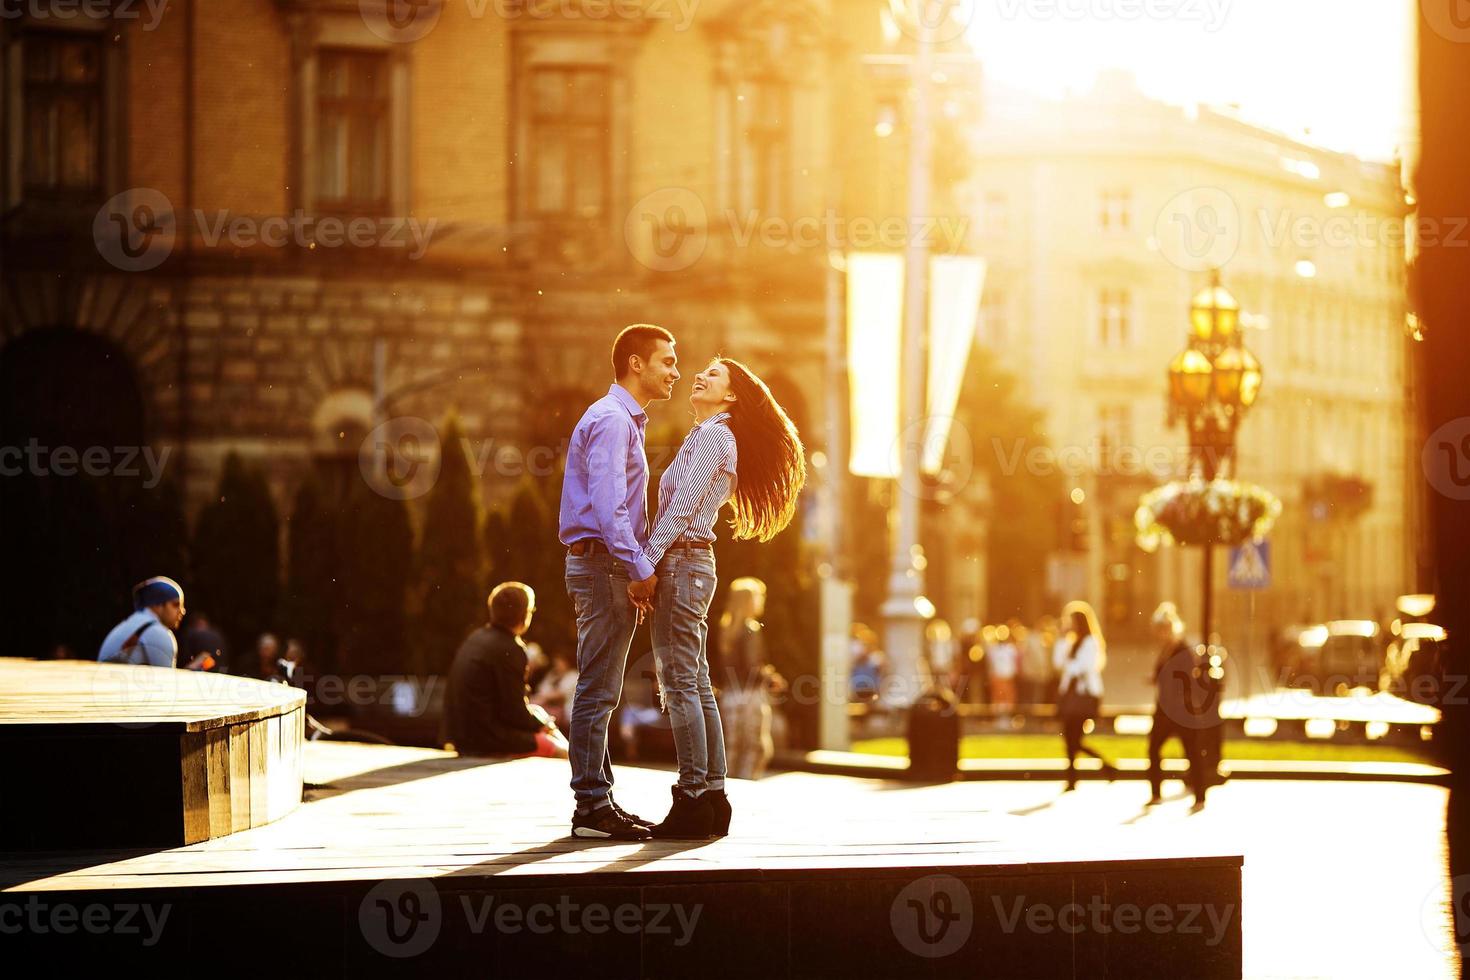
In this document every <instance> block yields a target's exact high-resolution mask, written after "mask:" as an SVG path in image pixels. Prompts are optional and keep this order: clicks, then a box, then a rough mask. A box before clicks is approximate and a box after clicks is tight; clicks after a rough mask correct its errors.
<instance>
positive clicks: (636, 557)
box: [560, 383, 653, 581]
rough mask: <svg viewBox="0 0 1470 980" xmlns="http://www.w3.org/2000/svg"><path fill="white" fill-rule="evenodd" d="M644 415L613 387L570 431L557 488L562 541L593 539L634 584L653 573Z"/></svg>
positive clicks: (620, 388)
mask: <svg viewBox="0 0 1470 980" xmlns="http://www.w3.org/2000/svg"><path fill="white" fill-rule="evenodd" d="M647 425H648V414H647V413H646V412H644V411H643V406H641V405H639V404H638V403H637V402H636V401H634V399H633V396H632V395H630V394H629V393H628V389H626V388H624V387H623V386H622V385H620V384H616V383H614V384H613V386H612V387H611V388H609V389H608V390H607V394H606V395H605V396H604V397H602V398H599V399H598V400H597V401H595V402H593V403H592V405H591V407H590V408H588V409H587V411H586V412H584V413H583V415H582V419H581V421H579V422H578V423H577V428H576V429H575V430H574V431H573V432H572V441H571V444H570V445H569V446H568V447H567V472H566V478H565V480H564V481H563V483H562V488H561V535H560V537H561V543H562V544H564V545H571V544H575V543H576V542H578V541H582V540H584V539H587V538H596V539H597V540H599V541H601V542H602V543H603V544H605V545H606V546H607V550H608V551H610V552H612V555H613V557H614V558H617V559H618V560H619V561H621V562H623V564H625V565H627V566H628V569H629V572H630V574H631V575H632V577H633V578H634V579H635V580H636V581H642V580H643V579H646V578H648V577H649V576H650V575H652V574H653V565H651V564H650V563H649V561H648V559H647V558H645V557H644V555H643V546H644V545H645V544H647V543H648V457H647V455H646V454H645V452H644V448H643V430H644V429H645V428H646V427H647Z"/></svg>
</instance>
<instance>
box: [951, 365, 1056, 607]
mask: <svg viewBox="0 0 1470 980" xmlns="http://www.w3.org/2000/svg"><path fill="white" fill-rule="evenodd" d="M957 415H958V417H959V419H960V421H961V422H963V423H964V425H965V426H966V427H967V428H968V429H969V432H970V435H971V437H972V438H973V439H974V441H975V475H976V478H977V479H979V478H983V479H988V480H989V481H990V499H991V512H990V520H989V534H988V545H987V548H986V563H987V574H986V581H987V583H988V585H987V596H986V609H985V616H986V618H987V619H990V620H992V621H995V622H999V621H1002V620H1005V619H1007V618H1009V617H1011V616H1015V617H1018V618H1020V619H1021V620H1023V621H1025V622H1032V621H1034V620H1035V618H1036V617H1038V616H1040V615H1041V614H1042V613H1044V612H1046V611H1047V610H1046V599H1047V596H1046V560H1047V556H1048V555H1050V554H1051V553H1052V552H1053V551H1054V550H1056V548H1057V546H1058V544H1059V542H1058V530H1057V522H1056V513H1057V507H1058V506H1059V505H1060V504H1062V503H1063V502H1065V501H1066V495H1067V485H1066V478H1065V477H1064V475H1063V474H1062V473H1061V472H1060V471H1058V470H1057V469H1055V468H1053V469H1051V470H1050V471H1049V472H1048V471H1042V470H1032V469H1029V468H1028V467H1027V466H1026V465H1025V460H1026V454H1027V453H1029V452H1031V451H1032V450H1034V449H1037V448H1045V447H1046V446H1047V445H1048V438H1047V433H1046V426H1045V416H1044V415H1043V414H1042V413H1041V411H1040V410H1039V409H1037V408H1036V407H1035V406H1034V405H1033V404H1032V403H1031V402H1030V401H1029V400H1028V399H1027V397H1026V393H1025V392H1024V391H1023V390H1022V388H1021V385H1020V382H1019V380H1018V379H1017V378H1016V376H1015V375H1013V374H1010V373H1009V372H1007V371H1005V370H1004V369H1003V368H1001V367H1000V366H999V365H997V364H996V362H995V360H994V358H993V356H991V355H989V354H987V353H985V352H977V353H976V358H975V363H974V366H973V368H972V369H971V372H970V377H969V378H968V379H967V380H966V383H965V390H964V393H963V394H962V395H961V396H960V404H959V411H958V412H957Z"/></svg>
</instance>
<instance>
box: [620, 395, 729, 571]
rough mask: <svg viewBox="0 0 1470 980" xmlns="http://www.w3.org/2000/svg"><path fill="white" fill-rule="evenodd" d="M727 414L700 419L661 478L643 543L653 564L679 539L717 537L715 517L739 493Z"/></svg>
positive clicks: (647, 556)
mask: <svg viewBox="0 0 1470 980" xmlns="http://www.w3.org/2000/svg"><path fill="white" fill-rule="evenodd" d="M729 417H730V413H729V412H720V413H718V414H716V415H712V416H710V417H709V418H707V419H705V420H704V421H703V422H700V423H698V424H697V425H695V426H694V428H692V429H690V430H689V435H687V436H685V437H684V445H682V446H680V447H679V455H678V456H676V457H674V461H673V462H672V463H670V464H669V468H668V469H666V470H664V475H663V478H662V479H661V480H659V481H658V518H657V519H656V520H655V521H654V524H653V533H652V534H650V535H649V536H648V544H646V545H644V547H643V555H644V557H646V558H647V559H648V560H649V561H650V562H652V563H653V564H654V565H657V564H658V563H659V560H660V559H662V558H663V556H664V553H665V552H667V551H668V550H669V545H671V544H673V543H674V542H675V541H677V540H679V539H680V538H686V539H688V540H691V541H714V539H715V518H716V517H718V516H719V513H720V507H721V506H722V505H723V504H724V503H725V501H727V500H729V499H730V497H731V496H733V495H734V493H735V455H736V454H735V434H734V433H733V432H731V431H730V427H729V426H728V425H726V424H725V421H726V420H727V419H729Z"/></svg>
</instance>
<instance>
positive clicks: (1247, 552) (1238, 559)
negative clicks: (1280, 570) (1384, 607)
mask: <svg viewBox="0 0 1470 980" xmlns="http://www.w3.org/2000/svg"><path fill="white" fill-rule="evenodd" d="M1230 587H1231V588H1232V589H1269V588H1270V587H1271V543H1270V542H1269V541H1247V542H1246V543H1245V544H1243V545H1241V546H1240V547H1239V548H1231V549H1230Z"/></svg>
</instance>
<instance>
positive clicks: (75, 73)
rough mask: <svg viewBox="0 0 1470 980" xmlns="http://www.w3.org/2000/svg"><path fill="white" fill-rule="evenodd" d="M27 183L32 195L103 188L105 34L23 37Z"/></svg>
mask: <svg viewBox="0 0 1470 980" xmlns="http://www.w3.org/2000/svg"><path fill="white" fill-rule="evenodd" d="M22 43H23V45H24V51H23V55H22V58H21V60H22V62H23V64H24V71H25V84H24V105H23V107H22V110H21V111H22V131H23V136H22V141H23V142H22V145H23V150H22V157H23V162H22V178H21V180H22V183H23V193H24V195H25V196H26V197H28V198H49V199H58V198H76V197H89V196H92V195H95V194H96V193H97V192H99V191H100V190H101V189H102V131H103V91H102V77H103V73H102V43H101V38H100V36H99V35H96V34H81V33H65V34H63V33H59V32H57V33H48V32H40V33H28V34H26V35H24V38H23V42H22Z"/></svg>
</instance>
